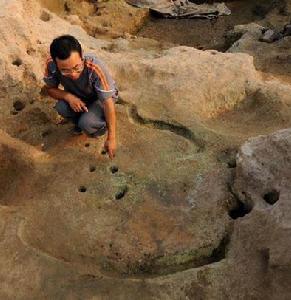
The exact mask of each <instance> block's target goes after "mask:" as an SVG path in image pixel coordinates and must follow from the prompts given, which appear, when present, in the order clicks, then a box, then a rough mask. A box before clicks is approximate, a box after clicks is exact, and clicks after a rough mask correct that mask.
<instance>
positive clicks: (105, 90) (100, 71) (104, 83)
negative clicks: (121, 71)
mask: <svg viewBox="0 0 291 300" xmlns="http://www.w3.org/2000/svg"><path fill="white" fill-rule="evenodd" d="M88 66H89V68H90V69H91V70H92V74H91V75H92V78H93V79H92V82H93V87H94V90H95V91H96V93H97V97H98V99H99V100H101V101H102V102H104V101H105V100H106V99H108V98H110V97H111V98H112V99H113V101H114V102H116V101H117V100H118V87H117V84H116V82H115V80H114V79H113V78H112V76H111V74H110V72H109V70H108V68H107V66H106V65H105V64H104V62H103V61H101V60H100V59H98V58H96V57H95V58H94V59H91V60H89V62H88Z"/></svg>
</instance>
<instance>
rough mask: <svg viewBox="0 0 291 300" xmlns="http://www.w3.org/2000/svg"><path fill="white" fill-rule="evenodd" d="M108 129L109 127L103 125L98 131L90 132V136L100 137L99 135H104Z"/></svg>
mask: <svg viewBox="0 0 291 300" xmlns="http://www.w3.org/2000/svg"><path fill="white" fill-rule="evenodd" d="M106 131H107V127H106V126H103V127H101V128H99V129H98V131H96V132H95V133H92V134H90V137H92V138H98V137H99V136H102V135H104V134H105V133H106Z"/></svg>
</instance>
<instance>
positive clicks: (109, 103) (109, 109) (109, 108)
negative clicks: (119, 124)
mask: <svg viewBox="0 0 291 300" xmlns="http://www.w3.org/2000/svg"><path fill="white" fill-rule="evenodd" d="M104 113H105V118H106V123H107V128H108V134H107V140H106V142H105V147H106V148H107V150H108V153H109V157H110V158H111V159H112V158H113V157H114V156H115V150H116V135H115V133H116V114H115V105H114V102H113V100H112V98H111V97H110V98H108V99H106V100H105V101H104Z"/></svg>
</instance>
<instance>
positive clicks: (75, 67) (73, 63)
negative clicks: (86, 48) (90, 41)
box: [56, 51, 84, 80]
mask: <svg viewBox="0 0 291 300" xmlns="http://www.w3.org/2000/svg"><path fill="white" fill-rule="evenodd" d="M56 63H57V66H58V69H59V71H60V72H61V73H62V75H63V76H66V77H69V78H71V79H73V80H76V79H78V78H79V77H80V74H81V72H82V71H83V69H84V63H83V60H82V57H81V56H80V54H79V53H78V52H76V51H74V52H72V53H71V55H70V57H69V58H67V59H64V60H62V59H58V58H56Z"/></svg>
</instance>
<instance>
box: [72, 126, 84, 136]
mask: <svg viewBox="0 0 291 300" xmlns="http://www.w3.org/2000/svg"><path fill="white" fill-rule="evenodd" d="M72 134H73V135H80V134H82V129H81V128H80V127H78V126H77V125H75V126H74V127H73V129H72Z"/></svg>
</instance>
